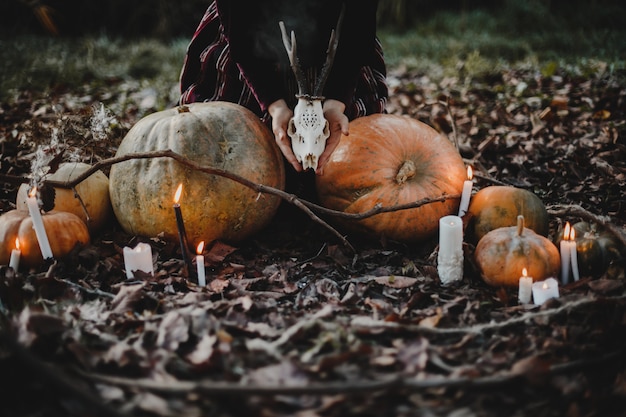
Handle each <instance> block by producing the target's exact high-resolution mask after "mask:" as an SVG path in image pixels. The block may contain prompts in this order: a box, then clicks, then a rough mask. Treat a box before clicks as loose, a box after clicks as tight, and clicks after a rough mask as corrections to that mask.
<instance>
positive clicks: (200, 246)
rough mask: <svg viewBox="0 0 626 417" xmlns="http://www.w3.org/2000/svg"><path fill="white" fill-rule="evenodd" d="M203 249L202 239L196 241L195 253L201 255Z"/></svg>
mask: <svg viewBox="0 0 626 417" xmlns="http://www.w3.org/2000/svg"><path fill="white" fill-rule="evenodd" d="M203 250H204V240H203V241H202V242H200V243H198V247H197V250H196V253H197V254H198V255H202V251H203Z"/></svg>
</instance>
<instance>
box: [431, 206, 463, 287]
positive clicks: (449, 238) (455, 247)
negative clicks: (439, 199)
mask: <svg viewBox="0 0 626 417" xmlns="http://www.w3.org/2000/svg"><path fill="white" fill-rule="evenodd" d="M437 271H438V272H439V279H440V280H441V283H442V284H444V285H446V284H448V283H450V282H453V281H458V280H460V279H461V278H463V221H462V220H461V218H460V217H459V216H453V215H450V216H444V217H442V218H441V219H439V253H438V255H437Z"/></svg>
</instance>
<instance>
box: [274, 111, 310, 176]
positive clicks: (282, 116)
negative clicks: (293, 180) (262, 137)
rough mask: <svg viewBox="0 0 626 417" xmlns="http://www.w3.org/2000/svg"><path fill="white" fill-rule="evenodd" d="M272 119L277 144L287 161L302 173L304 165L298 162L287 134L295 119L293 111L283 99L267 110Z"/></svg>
mask: <svg viewBox="0 0 626 417" xmlns="http://www.w3.org/2000/svg"><path fill="white" fill-rule="evenodd" d="M267 111H268V112H269V114H270V116H271V117H272V132H273V133H274V138H275V139H276V143H277V144H278V147H279V148H280V151H281V152H282V153H283V155H284V156H285V158H286V159H287V161H288V162H289V163H290V164H291V165H292V166H293V167H294V169H295V170H296V172H302V164H300V162H298V159H297V158H296V155H294V153H293V149H291V138H290V137H289V135H288V134H287V127H288V125H289V120H291V118H292V117H293V111H292V110H291V109H290V108H289V106H287V102H286V101H285V100H283V99H280V100H277V101H275V102H273V103H272V104H270V105H269V107H268V108H267Z"/></svg>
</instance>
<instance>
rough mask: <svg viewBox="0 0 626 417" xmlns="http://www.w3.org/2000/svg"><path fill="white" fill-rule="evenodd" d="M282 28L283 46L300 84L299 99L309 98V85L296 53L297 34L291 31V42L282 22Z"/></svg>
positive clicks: (280, 24) (280, 23)
mask: <svg viewBox="0 0 626 417" xmlns="http://www.w3.org/2000/svg"><path fill="white" fill-rule="evenodd" d="M278 25H279V26H280V32H281V34H282V36H283V45H285V49H286V50H287V56H289V62H290V63H291V69H292V71H293V73H294V75H295V76H296V83H298V97H304V96H309V92H308V88H307V84H306V81H305V77H304V73H303V72H302V69H301V68H300V61H299V60H298V55H297V52H296V34H295V33H294V32H293V30H292V31H291V41H290V40H289V36H287V30H286V29H285V23H284V22H283V21H282V20H281V21H280V22H278Z"/></svg>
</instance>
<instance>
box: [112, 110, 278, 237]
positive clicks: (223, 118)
mask: <svg viewBox="0 0 626 417" xmlns="http://www.w3.org/2000/svg"><path fill="white" fill-rule="evenodd" d="M166 149H171V150H172V151H174V152H176V153H178V154H181V155H182V156H184V157H186V158H188V159H189V160H191V161H193V162H195V163H197V164H199V165H202V166H206V167H212V168H219V169H222V170H226V171H229V172H232V173H234V174H237V175H239V176H242V177H244V178H246V179H248V180H249V181H252V182H253V183H255V184H263V185H267V186H271V187H274V188H278V189H283V188H284V185H285V184H284V183H285V172H284V165H283V159H282V154H281V153H280V150H279V149H278V146H277V145H276V142H275V140H274V138H273V135H272V134H271V132H270V131H269V129H268V128H267V126H265V125H264V124H263V123H262V122H261V121H260V120H259V118H258V117H257V116H256V115H255V114H254V113H252V112H251V111H249V110H248V109H246V108H244V107H242V106H239V105H237V104H232V103H225V102H210V103H194V104H190V105H186V106H183V107H177V108H172V109H168V110H164V111H160V112H157V113H153V114H151V115H148V116H146V117H144V118H143V119H141V120H139V121H138V122H137V123H136V124H135V125H134V126H133V127H132V128H131V129H130V130H129V132H128V133H127V135H126V136H125V137H124V139H123V140H122V142H121V144H120V146H119V149H118V151H117V154H116V156H122V155H126V154H132V153H142V152H150V151H156V150H166ZM181 183H182V184H183V191H182V195H181V197H180V201H179V204H180V206H181V212H182V215H183V219H184V222H185V228H186V231H187V235H188V240H189V242H188V243H189V245H190V246H195V245H196V244H197V243H198V242H199V241H201V240H204V241H206V242H210V241H213V240H215V239H220V240H224V241H232V242H236V241H241V240H243V239H245V238H247V237H249V236H250V235H252V234H254V233H256V232H258V231H259V230H261V229H262V228H263V227H265V226H266V225H267V223H269V221H270V220H271V219H272V217H273V215H274V214H275V212H276V210H277V208H278V205H279V203H280V199H279V198H278V197H275V196H271V195H269V194H260V193H258V192H256V191H254V190H252V189H250V188H248V187H246V186H244V185H242V184H239V183H237V182H235V181H233V180H231V179H227V178H224V177H221V176H217V175H210V174H207V173H203V172H200V171H197V170H193V169H191V168H189V167H186V166H184V165H183V164H181V163H179V162H177V161H175V160H174V159H172V158H147V159H133V160H129V161H124V162H121V163H117V164H115V165H113V166H112V167H111V172H110V175H109V190H110V195H111V203H112V205H113V210H114V213H115V216H116V217H117V219H118V221H119V223H120V224H121V226H122V227H123V229H124V230H125V231H127V232H128V233H131V234H136V235H144V236H157V235H159V234H162V235H163V236H164V237H165V238H168V239H172V240H175V239H177V237H178V232H177V227H176V218H175V214H174V209H173V204H174V194H175V192H176V189H177V187H178V185H179V184H181Z"/></svg>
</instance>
